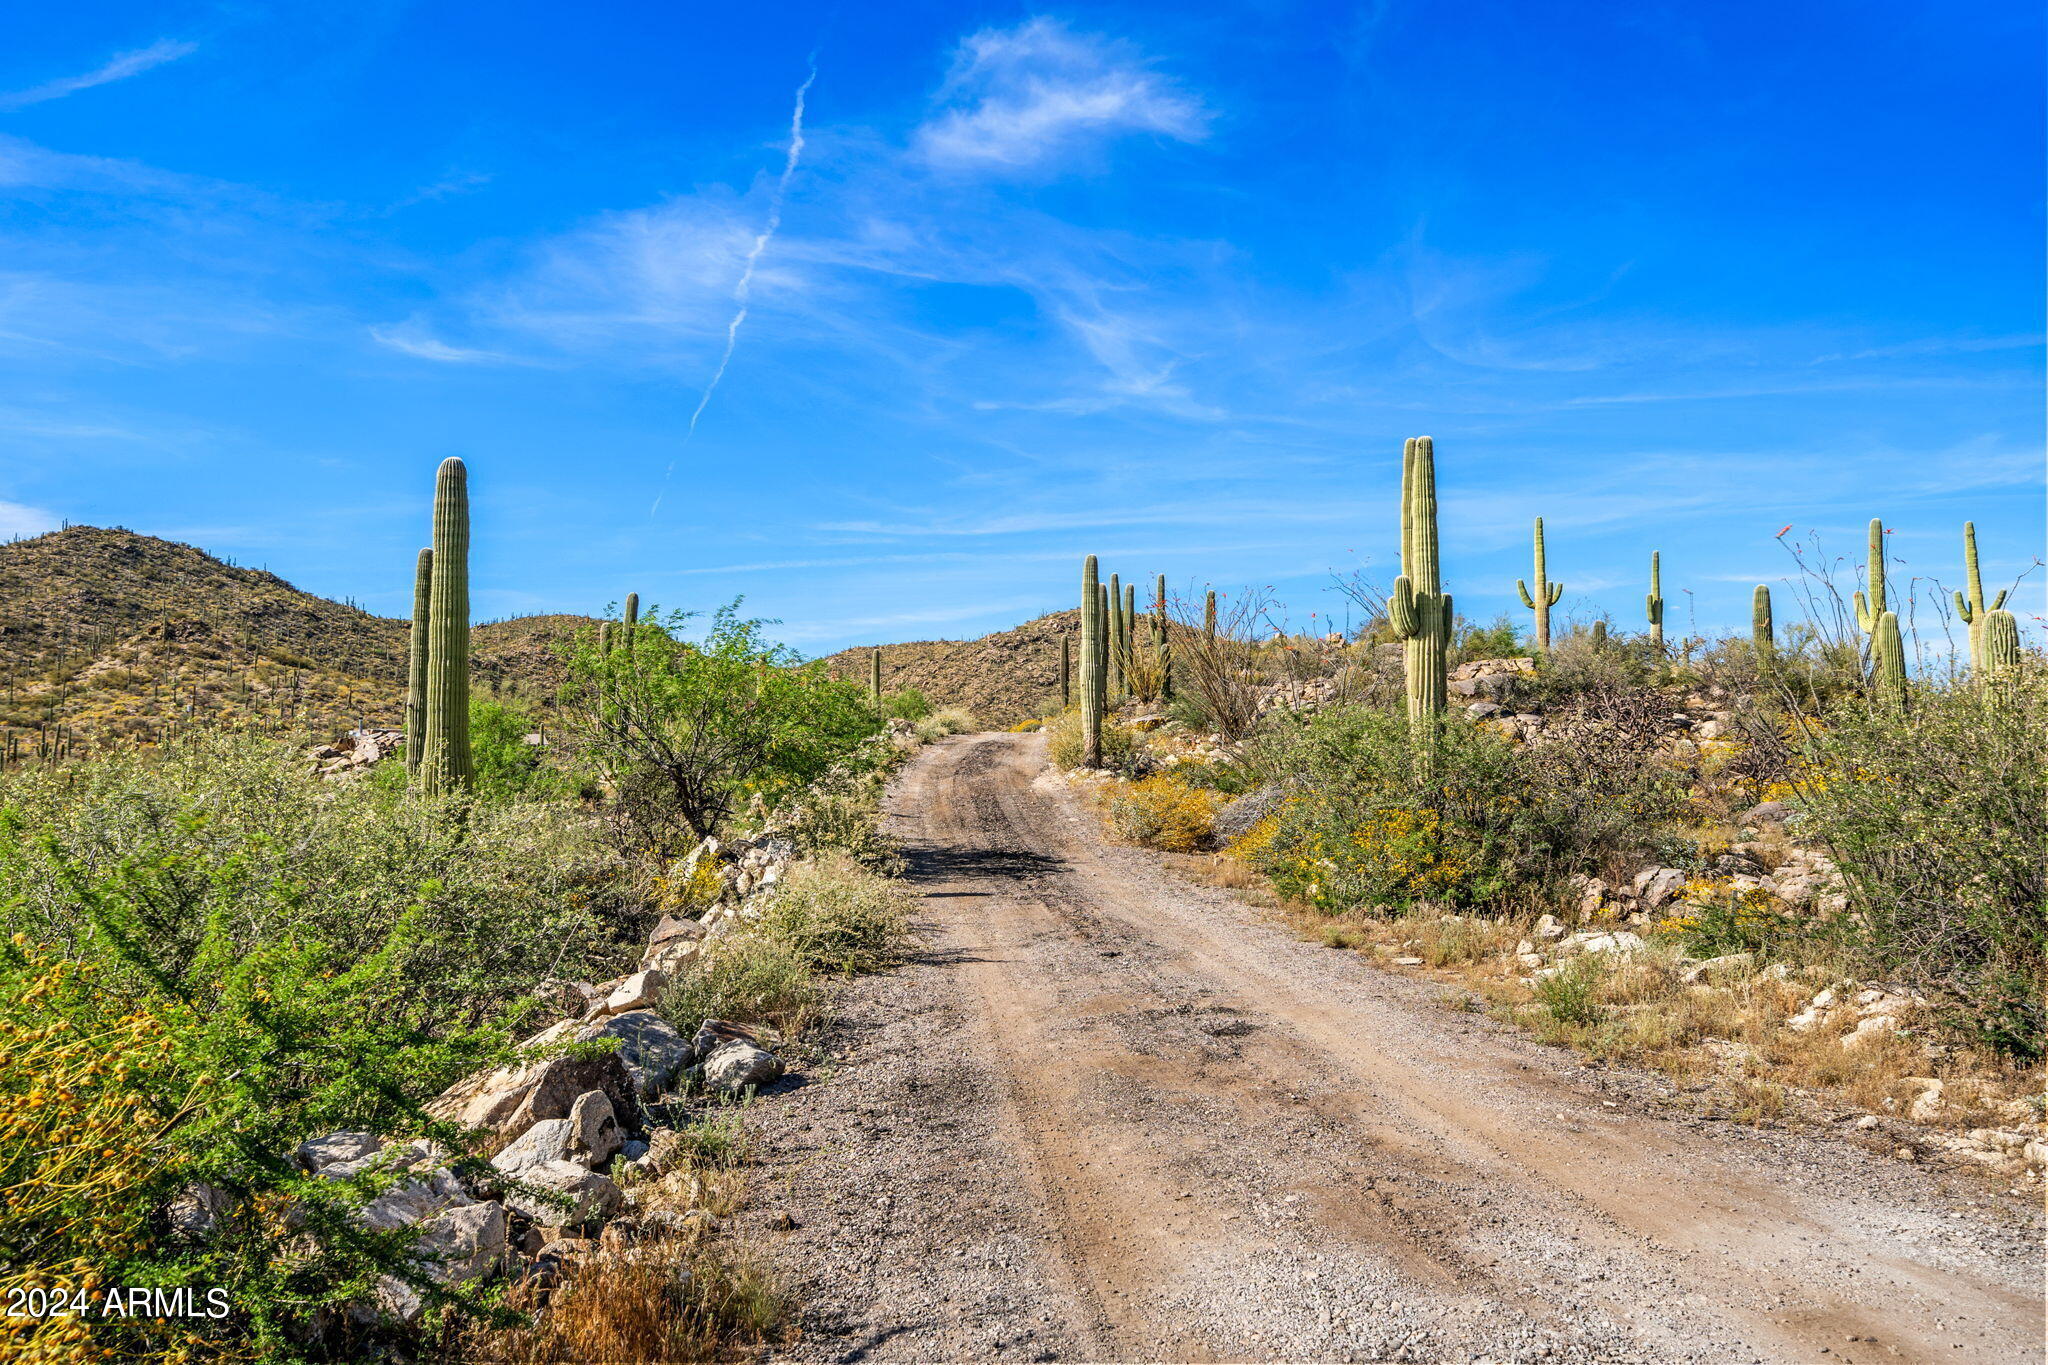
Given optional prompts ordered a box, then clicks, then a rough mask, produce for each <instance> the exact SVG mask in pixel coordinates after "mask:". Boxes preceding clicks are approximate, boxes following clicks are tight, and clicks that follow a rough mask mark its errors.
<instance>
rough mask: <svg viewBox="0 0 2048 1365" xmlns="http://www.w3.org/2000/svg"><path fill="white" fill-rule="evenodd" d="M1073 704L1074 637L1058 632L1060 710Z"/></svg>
mask: <svg viewBox="0 0 2048 1365" xmlns="http://www.w3.org/2000/svg"><path fill="white" fill-rule="evenodd" d="M1073 704H1074V638H1073V637H1072V636H1071V635H1068V634H1067V633H1066V632H1065V631H1061V632H1060V710H1062V711H1064V710H1066V709H1067V708H1068V707H1069V706H1072V705H1073Z"/></svg>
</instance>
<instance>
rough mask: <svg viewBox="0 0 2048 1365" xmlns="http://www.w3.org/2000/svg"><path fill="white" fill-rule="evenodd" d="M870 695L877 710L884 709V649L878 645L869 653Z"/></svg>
mask: <svg viewBox="0 0 2048 1365" xmlns="http://www.w3.org/2000/svg"><path fill="white" fill-rule="evenodd" d="M868 694H869V695H870V696H872V697H873V698H874V699H875V709H876V710H877V711H879V710H881V709H882V647H881V646H880V645H876V646H875V647H874V648H873V649H871V650H869V651H868Z"/></svg>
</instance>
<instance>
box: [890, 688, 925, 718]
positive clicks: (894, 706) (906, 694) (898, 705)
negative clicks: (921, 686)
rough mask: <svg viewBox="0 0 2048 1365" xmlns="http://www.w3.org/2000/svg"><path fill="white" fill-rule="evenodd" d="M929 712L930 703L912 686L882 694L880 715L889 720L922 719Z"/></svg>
mask: <svg viewBox="0 0 2048 1365" xmlns="http://www.w3.org/2000/svg"><path fill="white" fill-rule="evenodd" d="M931 713H932V704H931V703H930V702H929V701H927V700H926V699H925V695H924V693H922V692H920V691H918V690H917V689H916V688H914V687H906V688H903V689H901V690H900V691H896V692H888V693H885V694H883V697H882V715H883V716H884V717H887V718H889V719H891V720H923V719H924V718H925V717H926V716H929V715H930V714H931Z"/></svg>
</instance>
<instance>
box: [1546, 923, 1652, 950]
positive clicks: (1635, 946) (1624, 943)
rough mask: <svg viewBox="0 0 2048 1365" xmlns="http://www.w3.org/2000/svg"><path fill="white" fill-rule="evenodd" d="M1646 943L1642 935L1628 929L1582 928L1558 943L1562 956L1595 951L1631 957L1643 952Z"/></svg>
mask: <svg viewBox="0 0 2048 1365" xmlns="http://www.w3.org/2000/svg"><path fill="white" fill-rule="evenodd" d="M1645 946H1646V945H1645V944H1644V942H1643V939H1642V935H1640V934H1637V933H1634V932H1633V931H1631V930H1628V929H1615V930H1612V931H1609V932H1597V931H1593V930H1581V931H1580V932H1578V933H1576V934H1573V935H1572V936H1571V937H1569V938H1567V939H1566V940H1565V941H1564V942H1563V943H1560V944H1558V945H1557V951H1558V953H1559V955H1560V956H1569V955H1571V954H1573V953H1593V954H1596V955H1599V956H1607V957H1631V956H1633V955H1635V954H1636V953H1639V952H1641V951H1642V950H1643V949H1644V947H1645Z"/></svg>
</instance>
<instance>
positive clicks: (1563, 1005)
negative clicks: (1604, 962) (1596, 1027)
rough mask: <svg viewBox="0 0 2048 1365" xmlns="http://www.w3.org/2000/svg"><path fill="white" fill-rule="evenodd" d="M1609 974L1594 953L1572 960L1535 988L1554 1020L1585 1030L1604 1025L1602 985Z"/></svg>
mask: <svg viewBox="0 0 2048 1365" xmlns="http://www.w3.org/2000/svg"><path fill="white" fill-rule="evenodd" d="M1604 975H1605V972H1604V971H1603V969H1602V968H1601V966H1600V963H1599V962H1598V961H1597V960H1596V959H1595V958H1594V957H1593V956H1592V954H1590V953H1582V954H1580V955H1579V956H1577V957H1574V958H1568V959H1567V960H1566V961H1565V962H1564V964H1563V965H1561V966H1559V967H1557V968H1556V969H1554V970H1553V971H1552V972H1551V974H1550V975H1549V976H1546V977H1544V978H1542V979H1541V980H1539V981H1538V982H1537V983H1536V986H1535V994H1536V1002H1537V1003H1538V1004H1539V1005H1541V1006H1542V1007H1543V1008H1544V1009H1545V1010H1546V1011H1548V1012H1549V1015H1550V1017H1551V1019H1552V1020H1553V1021H1555V1022H1556V1023H1558V1024H1563V1025H1566V1026H1576V1027H1584V1026H1586V1025H1589V1024H1597V1023H1599V1022H1600V1018H1601V1015H1602V1014H1603V1013H1604V1012H1605V1011H1604V1010H1603V1009H1602V1008H1601V1004H1600V985H1601V979H1602V977H1603V976H1604Z"/></svg>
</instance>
